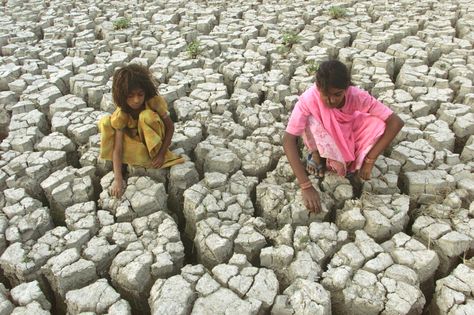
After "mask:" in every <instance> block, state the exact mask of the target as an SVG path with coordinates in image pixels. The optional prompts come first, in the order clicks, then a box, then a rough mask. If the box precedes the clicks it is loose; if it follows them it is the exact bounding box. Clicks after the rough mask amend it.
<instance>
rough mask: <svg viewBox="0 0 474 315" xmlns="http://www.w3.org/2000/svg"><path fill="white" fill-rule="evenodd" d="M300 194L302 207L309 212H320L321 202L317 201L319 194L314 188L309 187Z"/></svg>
mask: <svg viewBox="0 0 474 315" xmlns="http://www.w3.org/2000/svg"><path fill="white" fill-rule="evenodd" d="M301 194H302V196H303V202H304V205H305V206H306V208H307V209H308V210H309V212H314V213H319V212H321V201H320V200H319V194H318V192H317V191H316V189H314V187H312V186H311V187H310V188H307V189H302V190H301Z"/></svg>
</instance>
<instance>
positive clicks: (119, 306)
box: [66, 279, 132, 315]
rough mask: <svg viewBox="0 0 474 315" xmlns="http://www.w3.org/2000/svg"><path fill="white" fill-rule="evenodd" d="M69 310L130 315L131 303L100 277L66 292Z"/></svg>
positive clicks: (70, 312)
mask: <svg viewBox="0 0 474 315" xmlns="http://www.w3.org/2000/svg"><path fill="white" fill-rule="evenodd" d="M66 305H67V312H68V314H71V315H76V314H77V315H78V314H85V313H88V312H91V313H92V314H117V315H130V314H132V310H131V308H130V304H129V303H128V302H127V301H126V300H124V299H122V298H121V297H120V294H118V293H117V291H115V289H114V288H113V287H112V286H111V285H110V284H109V283H108V282H107V280H106V279H99V280H97V281H95V282H94V283H92V284H90V285H88V286H86V287H83V288H82V289H78V290H72V291H69V292H68V293H67V294H66Z"/></svg>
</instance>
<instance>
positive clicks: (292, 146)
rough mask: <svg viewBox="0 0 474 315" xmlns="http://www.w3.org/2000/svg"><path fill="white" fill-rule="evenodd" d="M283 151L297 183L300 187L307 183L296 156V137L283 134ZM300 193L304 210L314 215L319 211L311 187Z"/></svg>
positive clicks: (315, 195) (317, 195)
mask: <svg viewBox="0 0 474 315" xmlns="http://www.w3.org/2000/svg"><path fill="white" fill-rule="evenodd" d="M283 149H284V150H285V154H286V157H287V158H288V162H289V163H290V166H291V168H292V169H293V173H295V176H296V178H297V179H298V183H299V184H300V185H301V184H303V183H307V182H308V181H309V178H308V175H307V174H306V170H305V168H304V166H303V164H302V163H301V160H300V157H299V155H298V148H297V146H296V136H294V135H292V134H289V133H287V132H285V135H284V136H283ZM301 193H302V196H303V200H304V202H305V205H306V208H308V210H309V211H311V212H316V213H318V212H320V211H321V201H320V199H319V194H318V192H317V191H316V189H314V187H313V186H311V187H309V188H306V189H302V191H301Z"/></svg>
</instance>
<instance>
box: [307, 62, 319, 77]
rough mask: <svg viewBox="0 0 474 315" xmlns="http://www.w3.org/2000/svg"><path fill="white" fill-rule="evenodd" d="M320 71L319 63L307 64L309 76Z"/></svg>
mask: <svg viewBox="0 0 474 315" xmlns="http://www.w3.org/2000/svg"><path fill="white" fill-rule="evenodd" d="M318 69H319V63H317V62H316V61H314V60H310V61H308V62H307V63H306V72H308V74H309V75H315V74H316V71H318Z"/></svg>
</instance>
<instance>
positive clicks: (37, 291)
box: [0, 281, 51, 315]
mask: <svg viewBox="0 0 474 315" xmlns="http://www.w3.org/2000/svg"><path fill="white" fill-rule="evenodd" d="M50 310H51V304H50V303H49V301H48V300H47V299H46V296H45V295H44V293H43V291H41V288H40V286H39V284H38V281H31V282H27V283H22V284H20V285H18V286H16V287H14V288H12V289H11V290H10V292H8V290H7V289H6V288H5V287H4V285H3V284H0V314H12V315H29V314H35V315H36V314H38V315H49V314H51V313H50Z"/></svg>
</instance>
